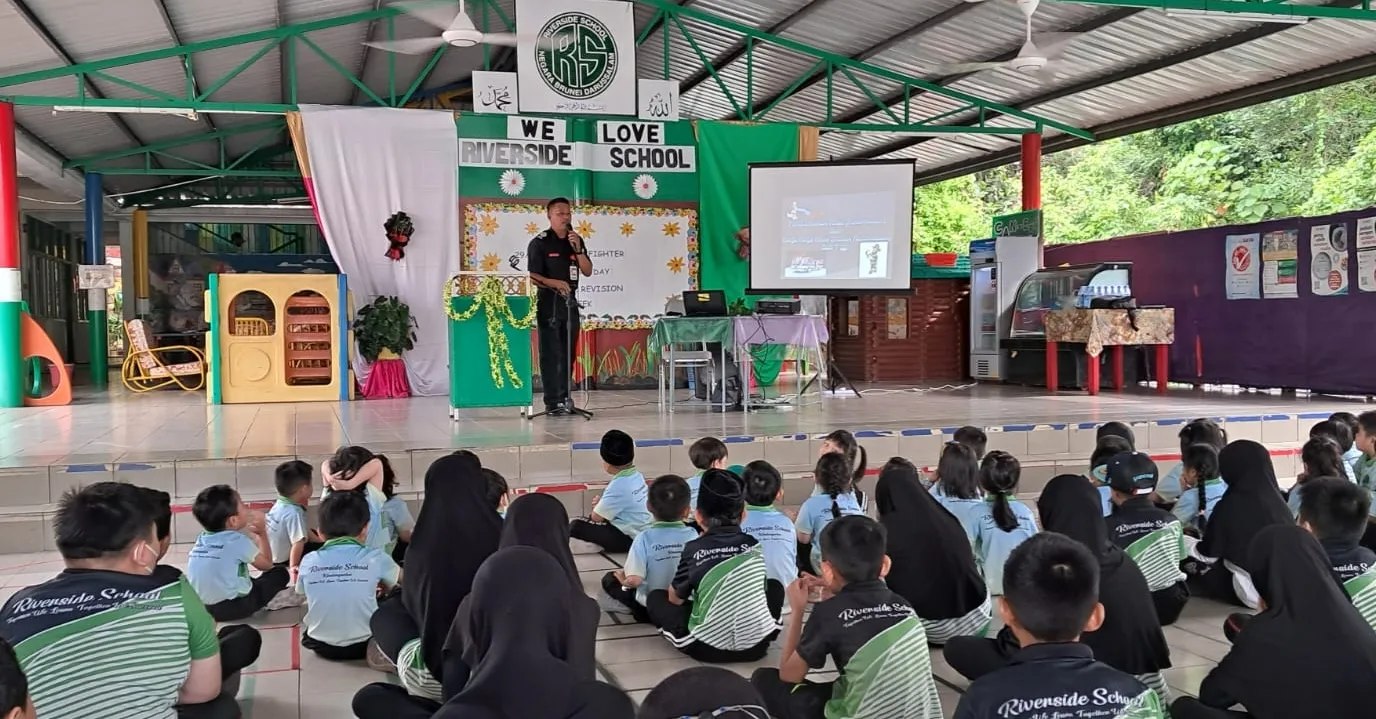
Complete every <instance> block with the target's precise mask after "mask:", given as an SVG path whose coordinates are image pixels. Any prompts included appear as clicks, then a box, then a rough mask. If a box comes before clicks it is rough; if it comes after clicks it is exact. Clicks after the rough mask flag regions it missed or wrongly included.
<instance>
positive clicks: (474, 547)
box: [371, 451, 502, 698]
mask: <svg viewBox="0 0 1376 719" xmlns="http://www.w3.org/2000/svg"><path fill="white" fill-rule="evenodd" d="M486 495H487V480H486V479H485V478H484V477H483V475H482V464H481V463H480V462H479V461H478V457H477V455H475V454H473V453H472V452H466V451H460V452H455V453H454V454H451V455H448V456H445V457H441V458H439V459H437V460H435V462H434V464H431V465H430V468H429V469H427V470H426V471H425V504H424V505H422V506H421V511H420V516H419V517H418V518H417V519H416V526H415V529H414V530H412V532H411V546H410V548H408V549H407V550H406V578H405V579H406V584H405V587H404V588H403V590H402V594H401V598H400V600H396V599H394V600H392V601H389V602H385V603H383V604H382V605H381V606H379V607H378V610H377V612H376V613H374V614H373V619H372V622H371V624H372V630H373V638H374V639H375V640H376V641H377V645H378V648H379V649H381V650H382V653H383V654H385V655H386V656H387V658H388V659H390V660H391V661H392V663H393V664H395V665H396V667H397V673H398V674H399V675H401V679H402V684H404V685H405V686H406V687H407V688H408V689H411V690H412V691H413V692H414V693H418V694H420V695H422V696H429V697H431V698H439V696H440V692H439V682H440V681H441V680H442V679H443V665H444V655H443V652H444V642H445V638H446V637H447V636H448V635H449V627H450V625H452V624H453V623H454V617H455V616H456V615H457V614H458V611H459V603H460V602H461V601H463V598H464V597H466V596H468V591H469V589H470V588H471V587H472V585H473V576H474V575H475V574H477V572H478V567H479V566H481V565H482V563H483V561H484V560H485V559H487V558H488V557H489V556H490V555H491V554H492V553H493V552H495V551H497V542H498V539H499V537H500V536H501V533H502V517H501V515H499V514H497V510H496V508H495V507H493V506H492V503H491V501H489V500H488V498H487V496H486ZM416 638H419V639H420V642H419V646H418V647H417V645H414V644H412V640H414V639H416ZM417 648H418V649H419V651H416V650H417Z"/></svg>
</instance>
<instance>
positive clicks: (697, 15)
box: [636, 0, 1202, 140]
mask: <svg viewBox="0 0 1376 719" xmlns="http://www.w3.org/2000/svg"><path fill="white" fill-rule="evenodd" d="M636 1H637V2H639V3H641V4H643V5H648V6H650V7H653V8H656V9H658V10H659V11H661V12H662V13H664V15H665V17H666V18H667V21H669V22H673V21H676V20H679V19H680V18H688V19H691V20H693V21H696V22H699V23H703V24H705V25H711V26H713V27H716V28H719V29H722V30H727V31H729V32H733V33H736V34H739V35H742V36H744V37H747V38H753V39H754V40H757V41H760V42H763V43H766V44H769V45H774V46H776V47H779V48H782V49H784V50H788V51H790V52H793V53H797V54H799V55H802V56H804V57H809V58H813V59H814V60H820V61H822V62H823V63H824V64H825V66H826V68H828V69H829V70H840V69H846V70H850V71H852V72H855V73H859V74H861V75H869V76H872V77H876V78H881V79H884V80H888V81H890V82H896V83H899V84H902V85H904V86H905V87H913V88H917V89H920V90H922V91H924V92H929V93H932V94H934V95H940V96H942V97H947V98H950V99H952V100H956V101H959V102H963V103H967V104H970V105H973V106H975V107H978V108H980V109H982V110H989V111H992V112H998V113H1000V114H1003V115H1007V116H1011V117H1016V118H1018V119H1021V120H1024V121H1026V122H1028V123H1029V124H1030V125H1032V128H1029V129H1035V130H1038V131H1039V130H1040V129H1041V128H1043V127H1048V128H1054V129H1056V130H1060V131H1061V132H1064V133H1066V134H1068V135H1074V136H1075V137H1079V138H1083V139H1086V140H1092V139H1094V135H1093V133H1090V132H1087V131H1085V130H1082V129H1080V128H1078V127H1075V126H1073V125H1069V124H1067V123H1064V122H1060V121H1058V120H1054V119H1052V118H1049V117H1043V116H1041V115H1037V114H1035V113H1030V112H1025V111H1022V110H1018V109H1016V108H1013V107H1009V106H1007V105H1004V104H1002V103H997V102H993V101H991V100H987V99H985V98H982V97H979V96H977V95H971V94H970V93H967V92H962V91H960V90H955V89H952V88H949V87H944V86H942V85H938V84H935V83H932V82H928V81H926V80H923V79H921V78H917V77H912V76H910V75H904V74H903V73H900V72H897V71H895V70H890V69H888V68H885V67H880V66H878V65H872V64H870V63H867V62H861V61H859V60H853V59H851V58H849V57H846V56H844V55H838V54H836V53H833V52H827V51H825V50H821V49H818V48H815V47H813V46H811V45H807V44H805V43H802V42H798V41H797V40H792V39H789V38H786V37H780V36H778V35H773V34H771V33H767V32H763V31H761V30H758V29H756V28H753V27H750V26H749V25H745V24H742V23H739V22H735V21H734V20H728V19H726V18H722V17H718V16H717V15H714V14H712V13H710V12H705V11H703V10H698V9H696V8H693V7H684V6H682V5H677V4H675V3H673V2H671V1H670V0H636ZM1096 1H1102V2H1115V1H1117V0H1096ZM1126 1H1128V2H1131V1H1133V0H1126ZM1144 1H1145V0H1144ZM1158 1H1159V0H1158ZM1174 1H1183V0H1174ZM1201 1H1202V0H1201ZM675 26H676V27H678V28H679V29H680V32H684V33H686V32H687V31H686V30H685V29H684V28H683V26H682V24H681V22H678V23H675ZM799 84H801V83H799ZM780 99H782V98H780ZM733 104H735V103H734V101H733ZM741 119H749V118H746V117H742V118H741ZM869 127H871V128H873V127H874V126H873V125H870V126H869Z"/></svg>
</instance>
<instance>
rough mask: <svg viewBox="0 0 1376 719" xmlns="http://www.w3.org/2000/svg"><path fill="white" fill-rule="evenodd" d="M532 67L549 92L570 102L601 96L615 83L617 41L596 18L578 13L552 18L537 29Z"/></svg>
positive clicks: (568, 13) (567, 13) (563, 14)
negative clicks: (557, 94) (533, 64)
mask: <svg viewBox="0 0 1376 719" xmlns="http://www.w3.org/2000/svg"><path fill="white" fill-rule="evenodd" d="M537 37H538V39H537V45H536V48H535V63H536V65H538V66H539V68H540V78H541V79H542V80H544V81H545V84H546V85H548V86H549V87H550V89H551V90H554V91H555V92H557V93H559V94H560V95H563V96H564V97H567V98H569V99H572V100H587V99H590V98H594V97H597V96H598V95H600V94H602V93H603V92H604V91H605V90H606V89H607V88H608V87H609V86H611V84H612V80H614V79H616V66H617V48H616V40H615V38H613V37H612V32H611V30H609V29H608V28H607V26H606V25H604V24H603V23H602V21H601V20H598V19H597V18H596V17H593V16H592V15H589V14H587V13H581V12H566V13H562V14H559V15H555V16H554V17H553V18H550V21H549V22H547V23H545V25H544V27H542V28H540V32H539V34H538V36H537Z"/></svg>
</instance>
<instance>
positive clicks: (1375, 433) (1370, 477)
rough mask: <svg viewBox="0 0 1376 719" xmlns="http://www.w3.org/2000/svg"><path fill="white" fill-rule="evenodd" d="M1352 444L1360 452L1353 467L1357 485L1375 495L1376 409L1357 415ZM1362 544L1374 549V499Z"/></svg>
mask: <svg viewBox="0 0 1376 719" xmlns="http://www.w3.org/2000/svg"><path fill="white" fill-rule="evenodd" d="M1353 444H1354V445H1355V446H1356V447H1357V449H1359V450H1361V452H1362V456H1361V458H1360V459H1358V460H1357V463H1356V466H1355V467H1353V475H1354V477H1355V478H1356V480H1357V486H1359V487H1361V488H1362V489H1365V490H1366V491H1367V493H1369V494H1371V495H1372V496H1373V497H1376V411H1371V412H1363V413H1361V414H1360V415H1357V439H1356V441H1355V442H1354V443H1353ZM1362 546H1363V547H1366V548H1368V549H1376V501H1373V502H1372V507H1371V514H1370V516H1369V517H1368V518H1367V526H1366V532H1365V533H1364V534H1363V535H1362Z"/></svg>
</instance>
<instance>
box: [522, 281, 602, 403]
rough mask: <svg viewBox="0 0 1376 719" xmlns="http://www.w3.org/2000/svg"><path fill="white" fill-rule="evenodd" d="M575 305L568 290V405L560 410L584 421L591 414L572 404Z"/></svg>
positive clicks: (566, 351)
mask: <svg viewBox="0 0 1376 719" xmlns="http://www.w3.org/2000/svg"><path fill="white" fill-rule="evenodd" d="M512 259H513V260H514V259H515V256H513V257H512ZM513 266H514V265H513ZM546 289H548V288H546ZM551 291H553V290H551ZM536 301H537V302H538V301H539V300H538V298H537V300H536ZM577 303H578V300H576V299H574V297H573V289H572V288H570V289H569V293H568V294H567V295H565V296H564V312H565V315H564V326H565V328H567V330H568V332H567V333H566V335H567V344H566V346H565V352H564V367H563V372H564V377H565V378H566V379H567V381H568V388H569V402H568V405H567V406H564V407H562V409H564V410H565V411H567V412H568V413H569V414H570V415H575V416H578V417H582V418H583V419H585V420H591V419H592V417H593V414H592V412H589V411H588V410H586V409H582V408H580V407H576V406H574V404H573V349H574V346H573V308H574V307H576V306H577ZM587 379H588V378H587V377H584V378H583V382H582V383H580V384H582V386H581V387H579V389H583V390H586V388H587V385H586V382H587ZM551 411H553V410H548V409H547V410H544V411H541V412H536V413H534V414H532V415H529V416H527V417H526V419H535V418H536V417H544V416H546V415H548V414H549V413H550V412H551Z"/></svg>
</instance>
